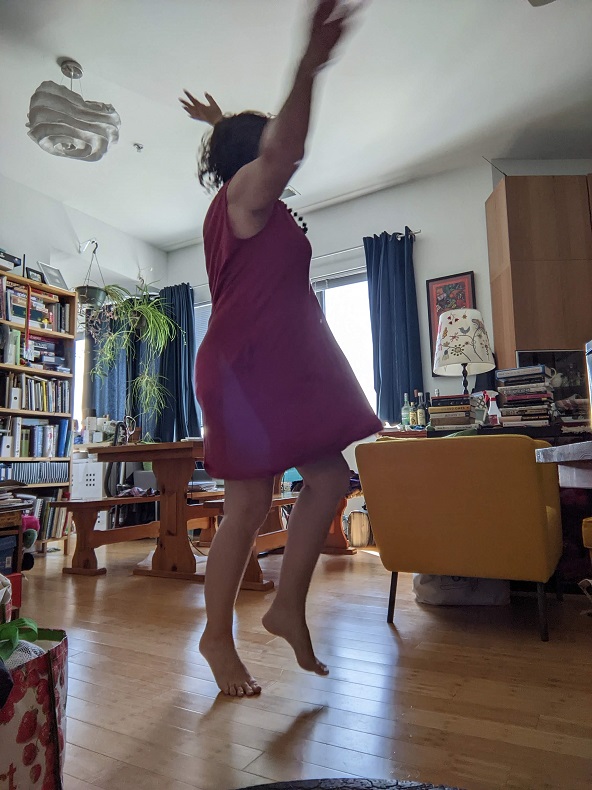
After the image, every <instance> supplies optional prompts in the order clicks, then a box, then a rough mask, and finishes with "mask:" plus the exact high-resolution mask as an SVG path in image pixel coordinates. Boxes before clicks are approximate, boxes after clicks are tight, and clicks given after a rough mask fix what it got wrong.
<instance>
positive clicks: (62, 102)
mask: <svg viewBox="0 0 592 790" xmlns="http://www.w3.org/2000/svg"><path fill="white" fill-rule="evenodd" d="M58 64H59V66H60V69H61V71H62V74H63V75H64V76H65V77H67V78H68V79H69V80H70V88H67V87H66V86H65V85H58V84H57V83H55V82H53V81H51V80H47V81H46V82H42V83H41V85H40V86H39V87H38V88H37V90H36V91H35V93H34V94H33V95H32V96H31V103H30V106H29V116H28V117H29V123H27V124H26V126H27V127H28V129H29V131H28V135H29V137H30V138H31V139H32V140H34V141H35V142H36V143H37V145H38V146H39V147H40V148H42V149H43V150H44V151H47V153H48V154H53V155H54V156H65V157H68V158H69V159H80V160H81V161H84V162H98V161H99V159H102V158H103V157H104V156H105V154H106V153H107V151H108V150H109V146H110V145H111V144H112V143H116V142H117V141H118V139H119V127H120V126H121V118H120V117H119V114H118V113H117V112H116V111H115V109H114V108H113V106H112V105H111V104H103V103H102V102H96V101H85V100H84V99H83V97H82V94H81V93H76V92H75V91H74V90H72V87H73V81H74V80H79V79H81V78H82V74H83V71H82V66H81V65H80V63H77V62H76V61H75V60H72V59H71V58H61V59H60V60H58Z"/></svg>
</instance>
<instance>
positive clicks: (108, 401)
mask: <svg viewBox="0 0 592 790" xmlns="http://www.w3.org/2000/svg"><path fill="white" fill-rule="evenodd" d="M110 323H111V329H113V328H114V327H115V322H114V321H113V320H111V322H110ZM100 342H101V339H100V338H99V339H98V341H95V340H94V339H93V337H92V336H91V335H90V334H89V333H88V332H87V333H86V343H87V349H88V354H87V360H88V363H87V365H88V367H87V366H85V375H87V376H88V378H87V384H88V387H89V395H86V393H85V408H90V409H94V410H95V413H96V415H97V417H103V416H104V415H105V414H108V415H109V417H110V418H111V419H112V420H123V418H124V417H125V413H126V411H125V405H126V404H125V399H126V392H127V369H126V367H127V365H126V358H125V352H124V351H123V349H122V350H121V351H120V353H119V356H118V357H117V360H116V362H115V365H114V366H113V367H112V368H111V370H110V371H109V372H108V374H107V375H106V376H105V377H104V378H99V377H98V376H91V375H90V371H91V370H92V369H93V368H94V367H95V365H96V363H97V353H98V349H99V347H100V346H99V344H100Z"/></svg>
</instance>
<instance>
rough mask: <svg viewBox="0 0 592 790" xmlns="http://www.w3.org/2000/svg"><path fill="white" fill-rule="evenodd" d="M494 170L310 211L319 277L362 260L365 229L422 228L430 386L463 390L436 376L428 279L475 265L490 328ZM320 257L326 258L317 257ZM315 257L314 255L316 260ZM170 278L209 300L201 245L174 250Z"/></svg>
mask: <svg viewBox="0 0 592 790" xmlns="http://www.w3.org/2000/svg"><path fill="white" fill-rule="evenodd" d="M491 188H492V185H491V169H490V167H489V165H487V164H486V163H483V165H479V166H476V167H473V168H469V169H463V170H455V171H451V172H448V173H442V174H440V175H437V176H433V177H430V178H424V179H421V180H418V181H414V182H410V183H408V184H402V185H400V186H397V187H392V188H390V189H385V190H382V191H380V192H375V193H373V194H371V195H365V196H364V197H360V198H356V199H354V200H351V201H348V202H346V203H340V204H337V205H334V206H330V207H328V208H324V209H320V210H318V211H315V212H312V213H308V214H307V213H306V212H305V219H306V220H307V222H308V226H309V238H310V240H311V243H312V247H313V256H314V257H313V262H312V266H311V274H312V276H313V277H318V276H323V275H325V274H330V273H332V272H338V271H346V270H348V269H352V268H356V267H360V266H364V253H363V250H362V249H359V250H356V251H354V252H353V253H346V254H339V255H330V256H329V257H322V256H325V255H327V254H329V253H335V252H337V251H339V250H344V249H348V248H350V247H360V245H361V244H362V238H363V237H364V236H368V235H372V234H374V233H376V234H379V233H381V232H382V231H383V230H386V231H388V232H390V233H393V232H395V231H402V230H404V227H405V225H408V226H409V227H410V228H411V229H412V230H421V234H420V235H418V236H417V242H416V244H415V247H414V261H415V276H416V287H417V299H418V307H419V316H420V332H421V346H422V360H423V369H424V389H425V390H427V391H429V392H433V391H434V387H439V388H440V390H441V391H442V392H443V393H446V392H449V393H453V392H457V391H458V387H459V384H460V381H459V380H458V379H456V378H446V377H443V376H440V377H438V378H436V379H434V378H433V377H432V375H431V359H430V345H429V330H428V319H427V297H426V284H425V283H426V280H428V279H431V278H433V277H439V276H444V275H448V274H456V273H457V272H464V271H474V272H475V287H476V296H477V307H478V309H479V310H481V312H482V313H483V318H484V320H485V325H486V327H487V328H488V330H490V334H491V335H492V334H493V333H492V331H491V330H492V327H491V297H490V289H489V263H488V257H487V238H486V229H485V205H484V204H485V200H486V199H487V197H488V195H489V194H490V193H491ZM319 256H321V257H319ZM315 258H316V260H315ZM169 278H170V282H171V283H177V282H182V281H188V282H190V283H191V284H192V285H193V286H200V287H199V288H197V289H196V302H200V301H204V300H207V298H208V290H207V285H206V283H207V277H206V273H205V266H204V259H203V247H202V245H193V246H191V247H186V248H185V249H181V250H177V251H175V252H172V253H169Z"/></svg>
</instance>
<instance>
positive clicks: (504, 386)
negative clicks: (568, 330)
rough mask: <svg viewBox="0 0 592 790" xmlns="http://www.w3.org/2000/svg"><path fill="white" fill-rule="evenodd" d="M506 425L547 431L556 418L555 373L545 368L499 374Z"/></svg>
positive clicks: (522, 369) (501, 403) (537, 367)
mask: <svg viewBox="0 0 592 790" xmlns="http://www.w3.org/2000/svg"><path fill="white" fill-rule="evenodd" d="M495 377H496V380H497V385H496V386H497V391H498V392H499V395H500V411H501V414H502V423H503V424H504V425H509V426H514V425H519V426H526V427H531V428H534V427H545V426H547V425H550V424H551V420H552V414H553V387H551V370H550V369H549V368H548V367H546V366H545V365H531V366H530V367H527V368H508V369H506V370H498V371H496V374H495Z"/></svg>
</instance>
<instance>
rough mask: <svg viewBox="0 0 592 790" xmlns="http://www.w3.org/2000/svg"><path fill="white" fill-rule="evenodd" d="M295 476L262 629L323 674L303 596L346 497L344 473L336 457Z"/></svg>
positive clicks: (306, 666)
mask: <svg viewBox="0 0 592 790" xmlns="http://www.w3.org/2000/svg"><path fill="white" fill-rule="evenodd" d="M298 471H299V472H300V474H301V475H302V478H303V480H304V487H303V488H302V490H301V492H300V493H299V495H298V499H297V501H296V504H295V505H294V509H293V510H292V513H291V515H290V521H289V525H288V542H287V544H286V550H285V553H284V561H283V564H282V573H281V578H280V583H279V587H278V591H277V595H276V597H275V600H274V602H273V603H272V605H271V607H270V609H269V611H268V612H267V614H266V615H265V616H264V618H263V625H264V626H265V628H266V629H267V630H268V631H269V632H270V633H272V634H276V635H277V636H282V637H284V639H286V640H287V641H288V642H289V643H290V645H291V646H292V647H293V648H294V652H295V654H296V660H297V661H298V663H299V664H300V666H301V667H302V668H303V669H307V670H309V671H310V672H316V673H317V674H319V675H326V674H327V673H328V669H327V667H326V666H325V665H324V664H322V663H321V662H320V661H319V660H318V659H317V658H316V656H315V654H314V650H313V647H312V643H311V640H310V634H309V632H308V626H307V625H306V596H307V594H308V588H309V585H310V580H311V577H312V573H313V571H314V569H315V565H316V563H317V560H318V558H319V554H320V553H321V549H322V548H323V544H324V542H325V538H326V537H327V533H328V531H329V527H330V526H331V522H332V520H333V517H334V516H335V511H336V510H337V505H338V504H339V500H340V499H341V498H342V497H343V496H345V494H346V492H347V487H348V482H349V470H348V467H347V464H346V462H345V460H344V458H343V456H342V455H341V454H340V455H336V456H333V457H331V458H327V459H324V460H322V461H317V462H316V463H313V464H308V465H307V466H303V467H302V468H300V469H299V470H298Z"/></svg>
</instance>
